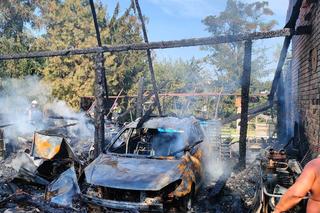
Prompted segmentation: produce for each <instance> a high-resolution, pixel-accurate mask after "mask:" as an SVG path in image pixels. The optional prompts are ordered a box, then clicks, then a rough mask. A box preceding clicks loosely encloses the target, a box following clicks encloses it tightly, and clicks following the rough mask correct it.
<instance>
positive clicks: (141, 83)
mask: <svg viewBox="0 0 320 213" xmlns="http://www.w3.org/2000/svg"><path fill="white" fill-rule="evenodd" d="M143 92H144V77H142V78H140V80H139V90H138V97H137V107H136V117H142V115H143Z"/></svg>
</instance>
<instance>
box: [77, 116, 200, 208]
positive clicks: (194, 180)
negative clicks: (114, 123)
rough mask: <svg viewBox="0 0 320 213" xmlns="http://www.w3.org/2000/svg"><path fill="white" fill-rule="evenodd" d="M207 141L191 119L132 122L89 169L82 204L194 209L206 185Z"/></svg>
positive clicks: (195, 122) (167, 118)
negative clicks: (203, 163) (203, 147)
mask: <svg viewBox="0 0 320 213" xmlns="http://www.w3.org/2000/svg"><path fill="white" fill-rule="evenodd" d="M202 141H203V132H202V129H201V127H200V124H199V122H198V121H197V120H196V119H194V118H192V117H191V118H183V119H180V118H175V117H156V118H151V119H149V120H147V121H145V122H142V121H141V120H137V121H135V122H132V123H130V124H128V125H126V126H125V127H124V128H123V129H122V130H121V131H120V132H119V133H118V134H117V136H116V137H114V139H113V140H112V142H111V143H110V144H109V146H108V147H107V149H106V151H105V153H103V154H101V155H100V156H99V157H98V158H96V159H95V160H94V161H93V162H92V163H91V164H89V165H88V166H87V167H86V168H85V171H84V175H85V177H84V178H85V180H84V182H85V184H84V185H85V186H86V189H82V190H83V192H82V193H83V194H82V200H83V201H84V202H85V203H88V206H89V207H90V204H94V205H92V206H97V205H98V206H100V207H101V208H106V209H113V210H122V211H123V210H126V211H132V210H133V211H140V212H151V211H155V212H162V211H167V210H169V209H172V208H175V209H179V212H181V211H182V212H188V211H191V210H192V203H193V199H194V196H195V195H196V192H197V191H198V189H199V187H200V186H201V184H202V166H201V155H202V152H201V149H200V147H199V144H200V143H201V142H202ZM99 211H100V210H99Z"/></svg>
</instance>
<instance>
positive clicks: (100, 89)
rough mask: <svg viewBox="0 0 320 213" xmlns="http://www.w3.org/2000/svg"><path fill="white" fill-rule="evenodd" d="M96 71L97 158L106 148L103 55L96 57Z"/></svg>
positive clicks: (95, 145)
mask: <svg viewBox="0 0 320 213" xmlns="http://www.w3.org/2000/svg"><path fill="white" fill-rule="evenodd" d="M95 63H96V70H95V84H94V96H95V99H96V105H95V111H94V126H95V134H94V147H95V149H94V154H95V157H97V156H98V155H99V154H100V153H101V151H102V149H103V148H104V147H105V144H104V143H105V138H104V115H105V106H106V103H105V100H106V90H105V88H106V85H105V81H106V80H105V78H106V76H105V70H104V58H103V54H102V53H98V54H97V55H96V57H95Z"/></svg>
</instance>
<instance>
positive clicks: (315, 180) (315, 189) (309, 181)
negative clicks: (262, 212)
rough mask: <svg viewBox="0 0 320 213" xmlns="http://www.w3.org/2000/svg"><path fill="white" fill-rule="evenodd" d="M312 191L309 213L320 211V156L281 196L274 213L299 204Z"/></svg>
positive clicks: (308, 165)
mask: <svg viewBox="0 0 320 213" xmlns="http://www.w3.org/2000/svg"><path fill="white" fill-rule="evenodd" d="M308 192H310V194H311V196H310V198H309V200H308V205H307V211H306V212H307V213H319V212H320V158H317V159H314V160H312V161H310V162H309V163H308V164H307V165H306V166H305V167H304V169H303V171H302V173H301V175H300V176H299V178H298V179H297V181H296V182H295V183H294V184H293V185H292V186H291V187H290V188H289V189H288V191H287V192H286V193H285V194H284V195H283V196H282V197H281V199H280V201H279V203H278V205H277V206H276V208H275V211H274V213H280V212H285V211H288V210H289V209H291V208H292V207H294V206H295V205H296V204H298V203H299V202H300V201H301V200H302V199H303V197H305V196H307V194H308Z"/></svg>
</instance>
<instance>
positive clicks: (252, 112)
mask: <svg viewBox="0 0 320 213" xmlns="http://www.w3.org/2000/svg"><path fill="white" fill-rule="evenodd" d="M273 104H274V103H269V102H267V103H265V104H262V105H260V106H258V107H255V108H253V109H250V110H248V115H249V120H250V119H252V118H253V117H255V116H257V115H259V114H260V113H263V112H265V111H267V110H268V109H270V108H271V107H272V106H273ZM239 118H241V114H236V115H232V116H230V117H228V118H226V119H224V120H222V124H223V125H224V124H228V123H231V122H233V121H236V120H238V119H239Z"/></svg>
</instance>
